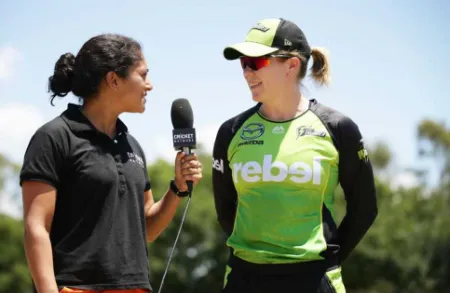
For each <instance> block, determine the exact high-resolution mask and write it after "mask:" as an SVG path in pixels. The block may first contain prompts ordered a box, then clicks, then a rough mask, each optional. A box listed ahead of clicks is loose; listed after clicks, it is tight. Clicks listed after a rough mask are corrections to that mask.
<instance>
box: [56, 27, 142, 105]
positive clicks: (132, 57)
mask: <svg viewBox="0 0 450 293" xmlns="http://www.w3.org/2000/svg"><path fill="white" fill-rule="evenodd" d="M140 60H142V48H141V45H140V44H139V43H138V42H137V41H136V40H134V39H132V38H129V37H126V36H122V35H118V34H102V35H98V36H95V37H93V38H91V39H89V40H88V41H87V42H86V43H85V44H84V45H83V46H82V47H81V49H80V51H79V52H78V54H77V56H76V57H75V56H74V55H73V54H72V53H65V54H63V55H61V56H60V57H59V59H58V61H57V62H56V64H55V69H54V73H53V76H50V77H49V79H48V81H49V82H48V88H49V92H52V93H53V94H52V95H51V101H50V103H51V104H52V105H53V99H54V98H55V97H56V96H59V97H64V96H66V95H67V94H68V93H69V92H72V93H73V94H74V95H75V96H77V97H79V98H80V99H83V100H85V99H88V98H90V97H92V96H95V95H96V94H98V90H99V86H100V83H101V81H102V80H103V79H104V78H105V76H106V74H107V73H108V72H111V71H113V72H115V73H117V75H119V76H120V77H123V78H126V77H127V76H128V74H129V68H130V67H132V66H133V65H135V64H136V63H137V62H138V61H140Z"/></svg>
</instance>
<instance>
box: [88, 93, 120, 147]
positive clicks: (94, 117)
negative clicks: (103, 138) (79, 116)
mask: <svg viewBox="0 0 450 293" xmlns="http://www.w3.org/2000/svg"><path fill="white" fill-rule="evenodd" d="M108 100H109V99H108V98H102V97H95V98H91V99H89V100H86V101H85V102H84V105H83V107H82V113H83V114H84V116H86V118H87V119H88V120H89V121H90V122H91V123H92V124H93V125H94V127H95V128H96V129H97V130H98V131H100V132H103V133H105V134H106V135H108V136H109V137H111V138H113V137H114V136H115V135H116V123H117V118H118V117H119V114H120V113H119V112H118V111H117V110H115V108H114V107H113V105H112V104H111V103H110V102H108Z"/></svg>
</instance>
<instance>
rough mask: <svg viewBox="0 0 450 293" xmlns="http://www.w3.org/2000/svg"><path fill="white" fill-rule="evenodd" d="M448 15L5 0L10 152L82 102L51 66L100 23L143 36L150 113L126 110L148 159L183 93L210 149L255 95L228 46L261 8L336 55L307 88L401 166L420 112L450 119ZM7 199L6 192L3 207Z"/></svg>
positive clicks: (417, 9)
mask: <svg viewBox="0 0 450 293" xmlns="http://www.w3.org/2000/svg"><path fill="white" fill-rule="evenodd" d="M448 15H450V1H446V0H435V1H425V0H422V1H417V0H410V1H387V0H378V1H374V0H368V1H348V0H344V1H331V0H326V1H325V0H324V1H298V0H297V1H287V0H285V1H283V2H272V1H270V2H269V1H268V0H260V1H236V0H228V1H206V0H201V1H200V0H190V1H181V0H172V1H138V0H132V1H128V2H127V4H125V1H104V0H98V1H86V0H79V1H56V0H55V1H47V0H41V1H30V0H22V1H20V0H17V1H16V0H2V1H0V101H1V103H0V141H1V144H0V152H1V153H3V154H5V155H7V156H8V157H9V158H10V159H12V160H13V161H15V162H17V163H19V164H20V163H21V162H22V159H23V154H24V152H25V149H26V146H27V144H28V141H29V139H30V137H31V135H32V134H33V133H34V131H35V130H36V129H37V128H38V127H39V126H41V125H42V124H44V123H46V122H47V121H49V120H50V119H52V118H54V117H55V116H57V115H59V114H60V113H61V112H62V111H63V110H65V109H66V107H67V103H69V102H71V103H77V102H78V99H77V98H76V97H73V96H71V95H69V96H66V97H65V98H64V99H61V100H57V101H55V104H56V106H55V107H52V106H51V105H50V103H49V93H48V92H47V81H48V77H49V76H50V75H52V73H53V67H54V64H55V62H56V60H57V59H58V58H59V56H60V55H62V54H64V53H66V52H71V53H73V54H74V55H76V53H77V52H78V50H79V49H80V47H81V46H82V45H83V43H84V42H85V41H87V40H88V39H89V38H90V37H92V36H95V35H97V34H101V33H121V34H125V35H128V36H131V37H133V38H135V39H136V40H138V41H139V42H140V43H141V44H142V46H143V51H144V55H145V57H146V59H147V63H148V65H149V70H150V75H149V78H150V80H151V82H152V84H153V87H154V88H153V91H152V92H150V93H149V94H148V95H147V104H146V108H147V109H146V111H145V113H143V114H124V115H122V116H121V119H122V120H123V121H124V122H125V123H126V124H127V126H128V128H129V129H130V132H131V133H132V134H133V135H134V136H135V137H136V138H137V139H138V140H139V142H140V143H141V145H142V147H143V149H144V151H145V153H146V156H147V160H148V161H149V163H151V162H153V161H154V160H155V159H157V158H159V157H161V156H162V157H164V158H166V159H168V160H171V161H173V159H174V156H175V151H174V150H173V148H172V140H171V131H172V124H171V119H170V107H171V104H172V102H173V100H175V99H177V98H186V99H188V100H189V101H190V103H191V106H192V108H193V112H194V127H195V128H196V131H197V139H198V141H200V142H201V143H202V144H203V145H204V146H205V148H206V150H207V151H211V150H212V145H213V143H214V138H215V134H216V131H217V129H218V127H219V126H220V124H221V123H223V122H224V121H225V120H227V119H228V118H230V117H232V116H234V115H236V114H238V113H240V112H242V111H243V110H245V109H247V108H249V107H251V106H252V105H253V104H254V102H253V101H252V100H251V96H250V92H249V90H248V87H247V85H246V83H245V81H244V78H243V75H242V70H241V69H240V66H239V64H238V63H237V62H230V61H226V60H225V59H224V58H223V54H222V52H223V49H224V47H225V46H227V45H230V44H233V43H236V42H240V41H243V39H244V37H245V35H246V33H247V31H248V30H249V29H250V27H251V26H252V25H253V24H255V23H256V22H257V21H258V20H259V19H263V18H278V17H282V18H286V19H289V20H291V21H293V22H295V23H296V24H297V25H298V26H299V27H300V28H301V29H302V30H303V31H304V32H305V34H306V37H307V39H308V41H309V43H310V45H311V46H312V47H325V48H326V49H327V50H328V52H329V54H330V63H331V79H332V84H331V85H330V86H328V87H324V88H319V87H317V86H315V85H314V84H312V83H311V82H310V81H309V80H306V81H305V82H304V85H305V88H304V90H305V91H304V94H305V95H306V96H308V97H309V98H315V99H317V100H319V102H321V103H323V104H326V105H328V106H330V107H332V108H335V109H336V110H338V111H340V112H342V113H344V114H345V115H347V116H349V117H350V118H351V119H352V120H354V121H355V122H356V123H357V124H358V126H359V128H360V130H361V132H362V134H363V136H364V138H365V141H366V142H367V143H369V144H370V143H374V142H375V141H377V140H382V141H385V142H386V143H388V144H389V146H390V147H391V149H392V151H393V153H394V157H393V158H394V164H395V166H397V167H398V170H401V169H402V168H407V167H409V166H412V165H416V164H417V162H418V157H417V155H416V153H417V140H416V126H417V124H418V123H419V121H420V120H421V119H423V118H433V119H435V120H437V121H440V122H445V123H447V125H450V115H449V113H450V94H449V93H450V82H449V78H448V72H449V71H450V58H448V55H449V52H450V32H449V28H450V18H449V17H448ZM397 175H398V178H399V179H398V180H405V181H408V180H409V181H411V180H414V179H413V177H411V176H409V175H408V174H405V173H404V172H401V171H399V172H398V174H397ZM5 205H6V203H5V199H3V200H0V210H1V209H2V206H3V207H5Z"/></svg>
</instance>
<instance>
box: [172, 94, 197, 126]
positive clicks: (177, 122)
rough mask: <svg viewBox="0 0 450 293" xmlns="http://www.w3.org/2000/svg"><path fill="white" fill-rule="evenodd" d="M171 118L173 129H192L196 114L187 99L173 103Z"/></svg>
mask: <svg viewBox="0 0 450 293" xmlns="http://www.w3.org/2000/svg"><path fill="white" fill-rule="evenodd" d="M170 116H171V118H172V125H173V128H192V126H193V125H194V114H193V113H192V108H191V104H189V101H188V100H187V99H176V100H175V101H173V103H172V109H171V111H170Z"/></svg>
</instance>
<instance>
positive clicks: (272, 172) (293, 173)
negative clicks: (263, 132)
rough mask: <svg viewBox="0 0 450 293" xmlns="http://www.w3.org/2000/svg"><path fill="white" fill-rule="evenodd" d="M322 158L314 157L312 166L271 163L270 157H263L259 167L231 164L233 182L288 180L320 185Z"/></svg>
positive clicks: (253, 162) (247, 164)
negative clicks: (240, 180)
mask: <svg viewBox="0 0 450 293" xmlns="http://www.w3.org/2000/svg"><path fill="white" fill-rule="evenodd" d="M323 159H324V158H322V157H319V156H315V157H313V159H312V166H311V165H310V164H308V163H306V162H293V163H292V164H290V165H288V164H286V163H285V162H282V161H273V156H272V155H264V158H263V164H262V166H261V164H260V163H258V162H257V161H248V162H245V163H244V162H237V163H233V180H234V182H236V183H238V182H239V179H242V180H243V181H245V182H250V183H254V182H260V181H262V182H282V181H285V180H290V181H292V182H295V183H308V182H311V183H312V184H314V185H320V184H321V175H322V165H321V161H322V160H323Z"/></svg>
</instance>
